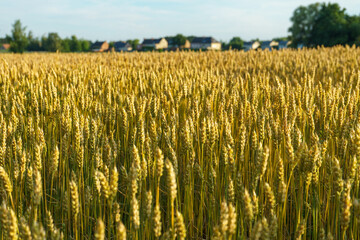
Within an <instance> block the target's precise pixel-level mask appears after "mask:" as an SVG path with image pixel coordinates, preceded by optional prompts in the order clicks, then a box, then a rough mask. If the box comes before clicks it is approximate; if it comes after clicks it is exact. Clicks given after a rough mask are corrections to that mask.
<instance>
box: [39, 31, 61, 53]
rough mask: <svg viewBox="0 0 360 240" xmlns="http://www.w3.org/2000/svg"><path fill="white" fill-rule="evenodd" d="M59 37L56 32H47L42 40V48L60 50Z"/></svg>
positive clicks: (50, 50) (51, 50)
mask: <svg viewBox="0 0 360 240" xmlns="http://www.w3.org/2000/svg"><path fill="white" fill-rule="evenodd" d="M61 42H62V41H61V38H60V36H59V35H58V34H57V33H49V34H48V37H47V38H46V40H45V41H44V45H43V46H44V49H45V51H49V52H56V51H60V50H61V47H62V46H61Z"/></svg>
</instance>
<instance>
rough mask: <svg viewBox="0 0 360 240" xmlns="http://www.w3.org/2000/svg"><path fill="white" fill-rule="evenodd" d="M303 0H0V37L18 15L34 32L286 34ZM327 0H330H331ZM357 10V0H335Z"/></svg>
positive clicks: (123, 36) (121, 36)
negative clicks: (295, 11) (291, 18)
mask: <svg viewBox="0 0 360 240" xmlns="http://www.w3.org/2000/svg"><path fill="white" fill-rule="evenodd" d="M314 2H315V1H309V0H273V1H272V0H252V1H250V0H216V1H215V0H30V1H29V0H10V1H9V0H8V1H6V0H0V37H4V36H5V35H6V34H10V33H11V28H12V24H13V23H14V21H15V20H16V19H20V20H21V22H22V24H23V25H24V26H26V27H27V30H31V31H32V32H33V35H34V36H37V37H41V36H42V35H44V34H45V35H47V34H48V33H49V32H57V33H58V34H59V35H60V36H61V37H62V38H63V37H70V36H71V35H76V36H77V37H78V38H84V39H89V40H92V41H95V40H107V41H117V40H127V39H135V38H138V39H140V40H142V39H143V38H152V37H154V38H156V37H162V36H172V35H176V34H177V33H182V34H184V35H185V36H188V35H195V36H212V37H214V38H215V39H217V40H221V41H229V40H230V39H231V38H232V37H233V36H239V37H241V38H242V39H244V40H251V39H255V38H259V39H261V40H271V39H272V38H275V37H284V36H287V35H289V33H288V31H287V30H288V28H289V27H290V25H291V22H290V17H291V16H292V14H293V11H294V10H295V9H296V8H297V7H298V6H300V5H303V6H306V5H308V4H311V3H314ZM331 2H332V1H331ZM336 2H337V3H339V5H340V6H341V7H343V8H346V9H347V13H348V14H351V15H353V14H357V15H358V14H360V1H359V0H338V1H336Z"/></svg>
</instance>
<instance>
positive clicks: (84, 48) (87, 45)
mask: <svg viewBox="0 0 360 240" xmlns="http://www.w3.org/2000/svg"><path fill="white" fill-rule="evenodd" d="M80 43H81V50H82V51H83V52H88V51H89V50H90V46H91V42H90V41H88V40H80Z"/></svg>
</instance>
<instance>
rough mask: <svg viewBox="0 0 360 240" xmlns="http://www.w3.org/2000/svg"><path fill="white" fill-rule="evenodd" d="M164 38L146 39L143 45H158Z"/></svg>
mask: <svg viewBox="0 0 360 240" xmlns="http://www.w3.org/2000/svg"><path fill="white" fill-rule="evenodd" d="M161 39H162V38H145V39H144V41H143V42H142V44H157V43H159V42H160V41H161Z"/></svg>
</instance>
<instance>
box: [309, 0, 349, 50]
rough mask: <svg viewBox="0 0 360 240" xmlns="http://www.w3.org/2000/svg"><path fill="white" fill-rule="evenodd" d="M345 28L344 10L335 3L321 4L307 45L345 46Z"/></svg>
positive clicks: (346, 37) (346, 38)
mask: <svg viewBox="0 0 360 240" xmlns="http://www.w3.org/2000/svg"><path fill="white" fill-rule="evenodd" d="M346 28H347V19H346V14H345V9H342V8H341V7H340V6H339V5H338V4H337V3H328V4H325V3H323V4H321V8H320V11H319V12H318V14H317V16H316V18H315V21H314V25H313V27H312V29H311V37H310V38H309V39H308V41H307V42H308V45H309V46H318V45H324V46H325V47H331V46H334V45H337V44H346V43H347V42H348V36H347V29H346Z"/></svg>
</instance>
